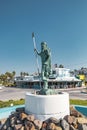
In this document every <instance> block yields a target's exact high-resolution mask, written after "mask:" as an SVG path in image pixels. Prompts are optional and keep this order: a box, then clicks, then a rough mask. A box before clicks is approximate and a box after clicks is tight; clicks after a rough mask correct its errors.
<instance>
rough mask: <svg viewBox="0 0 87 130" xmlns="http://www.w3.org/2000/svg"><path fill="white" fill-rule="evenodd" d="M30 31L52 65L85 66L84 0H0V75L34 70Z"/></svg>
mask: <svg viewBox="0 0 87 130" xmlns="http://www.w3.org/2000/svg"><path fill="white" fill-rule="evenodd" d="M32 32H34V33H35V38H36V45H37V48H38V50H39V51H40V43H41V42H42V41H46V42H47V44H48V46H49V48H50V49H51V53H52V65H53V64H55V63H57V64H58V65H59V64H63V65H64V66H65V67H66V68H70V69H79V68H80V67H87V0H14V1H13V0H0V74H1V73H4V72H6V71H13V70H15V71H16V72H17V74H19V73H20V72H21V71H25V72H29V73H33V72H36V71H37V67H36V59H35V55H34V49H33V41H32V36H31V35H32ZM39 64H40V58H39Z"/></svg>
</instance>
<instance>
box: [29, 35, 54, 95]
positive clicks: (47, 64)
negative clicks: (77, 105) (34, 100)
mask: <svg viewBox="0 0 87 130" xmlns="http://www.w3.org/2000/svg"><path fill="white" fill-rule="evenodd" d="M32 38H33V42H34V51H35V53H36V58H37V55H39V56H40V57H41V64H42V66H41V79H42V81H43V83H44V85H43V88H42V89H41V90H40V91H39V94H41V95H52V94H55V92H54V90H52V89H49V88H48V79H49V76H50V75H51V74H52V73H51V72H52V71H51V51H50V49H49V48H48V46H47V44H46V42H41V52H38V51H37V49H36V43H35V37H34V33H32ZM37 66H38V60H37ZM38 70H39V67H38ZM38 72H39V71H38Z"/></svg>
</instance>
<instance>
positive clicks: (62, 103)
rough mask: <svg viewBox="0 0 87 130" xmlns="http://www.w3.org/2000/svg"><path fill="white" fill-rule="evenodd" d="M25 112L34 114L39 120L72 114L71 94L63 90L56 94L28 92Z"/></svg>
mask: <svg viewBox="0 0 87 130" xmlns="http://www.w3.org/2000/svg"><path fill="white" fill-rule="evenodd" d="M25 112H26V113H27V114H33V115H34V116H35V117H36V118H37V119H39V120H42V121H44V120H46V119H48V118H50V117H55V118H57V119H60V118H63V117H64V116H65V115H69V114H70V110H69V94H68V93H66V92H62V93H59V94H56V95H36V94H32V93H26V98H25Z"/></svg>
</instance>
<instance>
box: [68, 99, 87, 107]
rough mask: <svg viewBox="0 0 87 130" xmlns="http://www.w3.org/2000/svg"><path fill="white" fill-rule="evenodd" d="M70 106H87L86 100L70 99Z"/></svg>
mask: <svg viewBox="0 0 87 130" xmlns="http://www.w3.org/2000/svg"><path fill="white" fill-rule="evenodd" d="M70 105H82V106H87V100H79V99H70Z"/></svg>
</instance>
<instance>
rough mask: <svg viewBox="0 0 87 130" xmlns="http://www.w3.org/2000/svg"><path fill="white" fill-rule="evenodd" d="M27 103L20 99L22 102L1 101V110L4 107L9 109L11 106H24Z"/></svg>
mask: <svg viewBox="0 0 87 130" xmlns="http://www.w3.org/2000/svg"><path fill="white" fill-rule="evenodd" d="M24 103H25V100H24V99H20V100H9V101H0V108H3V107H9V106H11V104H13V105H14V106H15V105H23V104H24Z"/></svg>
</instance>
